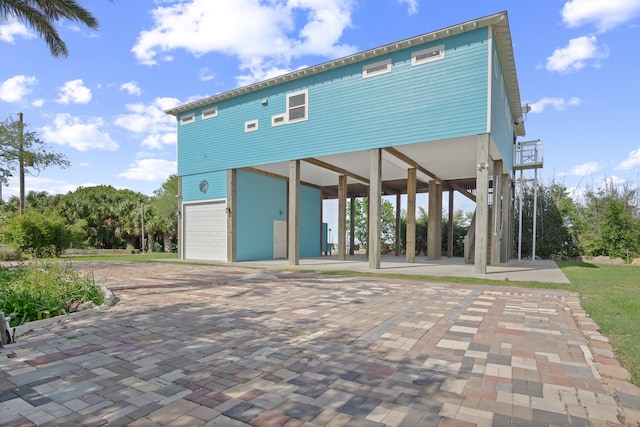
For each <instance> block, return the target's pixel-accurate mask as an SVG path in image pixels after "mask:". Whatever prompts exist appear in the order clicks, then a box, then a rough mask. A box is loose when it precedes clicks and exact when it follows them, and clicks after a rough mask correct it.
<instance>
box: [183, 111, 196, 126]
mask: <svg viewBox="0 0 640 427" xmlns="http://www.w3.org/2000/svg"><path fill="white" fill-rule="evenodd" d="M195 121H196V114H195V113H189V114H184V115H182V116H180V124H181V125H188V124H189V123H193V122H195Z"/></svg>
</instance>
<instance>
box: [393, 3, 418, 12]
mask: <svg viewBox="0 0 640 427" xmlns="http://www.w3.org/2000/svg"><path fill="white" fill-rule="evenodd" d="M397 1H398V3H400V4H401V5H406V6H407V12H408V13H409V15H415V14H416V13H418V0H397Z"/></svg>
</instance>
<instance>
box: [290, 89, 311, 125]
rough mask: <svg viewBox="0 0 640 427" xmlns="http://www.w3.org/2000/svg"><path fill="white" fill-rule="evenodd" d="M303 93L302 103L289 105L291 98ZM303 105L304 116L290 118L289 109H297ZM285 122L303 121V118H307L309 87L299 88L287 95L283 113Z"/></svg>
mask: <svg viewBox="0 0 640 427" xmlns="http://www.w3.org/2000/svg"><path fill="white" fill-rule="evenodd" d="M299 95H304V104H302V105H295V106H291V105H290V103H291V98H293V97H296V96H299ZM303 106H304V117H299V118H297V119H291V110H293V109H299V108H301V107H303ZM285 115H286V119H287V123H296V122H303V121H305V120H309V89H305V90H300V91H298V92H293V93H290V94H288V95H287V112H286V113H285Z"/></svg>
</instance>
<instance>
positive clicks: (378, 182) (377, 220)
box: [368, 148, 382, 270]
mask: <svg viewBox="0 0 640 427" xmlns="http://www.w3.org/2000/svg"><path fill="white" fill-rule="evenodd" d="M381 198H382V150H381V149H379V148H377V149H375V150H371V164H370V173H369V236H368V241H369V268H370V269H372V270H374V269H375V270H377V269H379V268H380V250H381V242H380V228H381V213H380V205H381V201H380V199H381Z"/></svg>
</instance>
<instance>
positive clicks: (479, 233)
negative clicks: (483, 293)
mask: <svg viewBox="0 0 640 427" xmlns="http://www.w3.org/2000/svg"><path fill="white" fill-rule="evenodd" d="M476 158H477V170H476V232H475V238H476V247H475V254H474V269H473V270H474V273H476V274H486V273H487V234H488V233H489V134H486V133H485V134H482V135H478V147H477V157H476Z"/></svg>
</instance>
